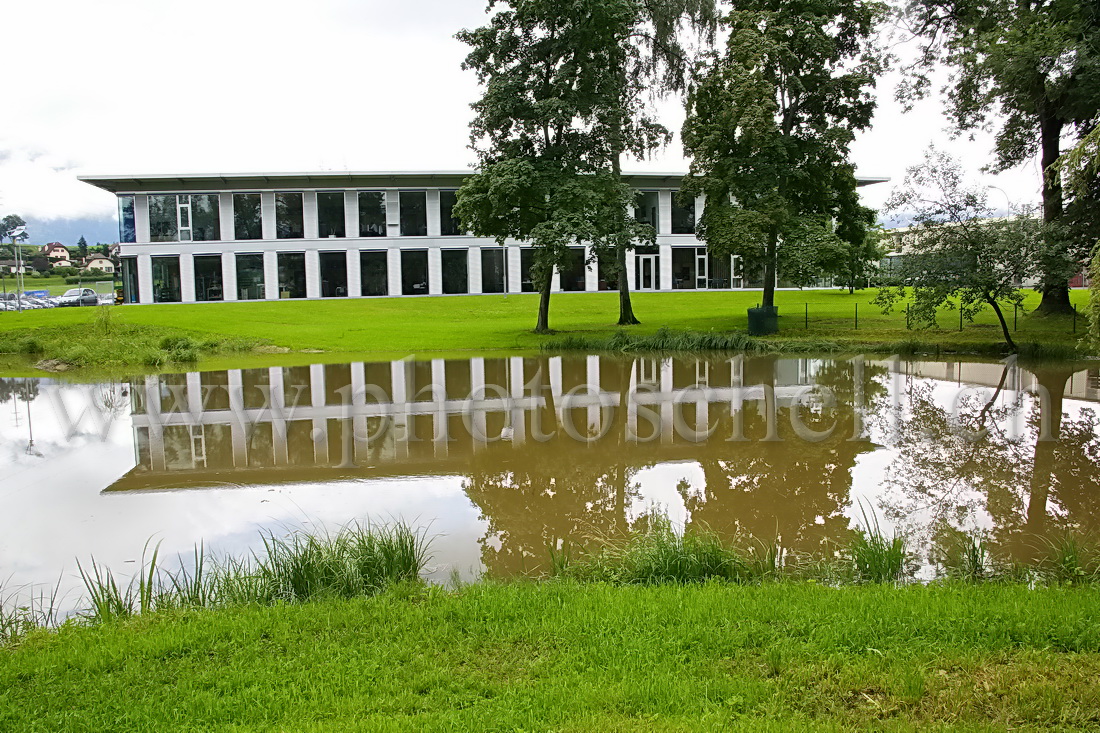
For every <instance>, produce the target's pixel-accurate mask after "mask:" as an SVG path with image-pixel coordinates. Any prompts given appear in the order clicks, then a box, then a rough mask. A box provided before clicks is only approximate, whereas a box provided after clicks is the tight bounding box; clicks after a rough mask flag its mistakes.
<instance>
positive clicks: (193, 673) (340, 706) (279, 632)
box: [0, 582, 1100, 733]
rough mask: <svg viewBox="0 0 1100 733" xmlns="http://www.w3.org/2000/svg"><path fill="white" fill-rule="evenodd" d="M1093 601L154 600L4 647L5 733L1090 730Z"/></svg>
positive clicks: (877, 596)
mask: <svg viewBox="0 0 1100 733" xmlns="http://www.w3.org/2000/svg"><path fill="white" fill-rule="evenodd" d="M1098 607H1100V591H1098V590H1097V589H1096V588H1094V587H1093V588H1089V587H1081V588H1043V589H1036V590H1029V589H1028V588H1026V587H1023V586H1019V585H983V586H969V587H963V586H929V587H926V586H910V587H904V588H895V587H892V586H853V587H843V588H829V587H823V586H817V585H811V584H797V583H779V584H763V585H759V586H746V587H739V586H731V585H725V584H705V585H696V586H676V585H667V586H651V587H642V586H628V587H611V586H606V585H601V584H595V585H575V584H571V583H557V582H545V583H527V582H512V583H507V584H503V585H495V584H478V585H474V586H469V587H467V588H465V589H462V590H461V591H459V592H449V591H446V590H443V589H439V588H436V589H429V590H422V589H408V588H404V587H399V588H396V589H393V590H391V591H388V592H387V593H384V594H383V595H381V596H378V597H375V598H372V599H363V600H352V601H319V602H311V603H306V604H302V605H297V606H276V607H271V608H256V607H243V608H231V609H226V610H219V611H185V612H166V613H154V614H151V615H149V616H146V617H140V616H139V617H136V618H134V619H132V620H129V621H126V622H118V623H108V624H104V625H100V626H93V627H83V628H76V627H69V628H64V629H63V630H62V631H61V632H60V633H49V632H39V633H37V634H34V635H32V636H31V637H30V638H29V639H28V640H26V641H25V642H23V643H22V644H21V645H19V646H16V647H14V648H9V649H3V648H0V730H4V731H12V732H13V733H15V732H16V731H51V732H52V731H95V732H96V733H98V732H99V731H106V730H126V731H183V730H187V731H251V730H264V731H267V730H279V731H356V730H363V731H379V730H382V731H388V730H409V731H424V730H461V731H467V730H470V731H473V730H476V731H541V730H555V731H626V730H638V731H671V730H676V731H689V730H690V731H695V730H715V731H726V730H746V731H761V730H765V731H768V730H771V731H787V730H789V731H803V730H875V731H881V730H887V731H891V730H895V731H918V730H919V731H924V730H989V731H1002V730H1024V729H1027V730H1082V729H1095V728H1096V727H1097V725H1100V622H1098V620H1097V615H1096V609H1097V608H1098Z"/></svg>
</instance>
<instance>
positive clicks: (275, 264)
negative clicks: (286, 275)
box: [264, 252, 279, 300]
mask: <svg viewBox="0 0 1100 733" xmlns="http://www.w3.org/2000/svg"><path fill="white" fill-rule="evenodd" d="M264 297H265V298H267V299H268V300H278V299H279V255H278V254H277V253H275V252H264Z"/></svg>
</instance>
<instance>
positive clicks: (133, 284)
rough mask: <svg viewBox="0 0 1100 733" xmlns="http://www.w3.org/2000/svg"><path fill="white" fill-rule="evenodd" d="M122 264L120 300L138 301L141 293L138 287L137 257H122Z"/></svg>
mask: <svg viewBox="0 0 1100 733" xmlns="http://www.w3.org/2000/svg"><path fill="white" fill-rule="evenodd" d="M121 265H122V302H123V303H138V302H140V301H141V294H140V291H139V289H138V274H137V257H123V258H122V259H121Z"/></svg>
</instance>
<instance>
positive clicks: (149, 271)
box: [137, 227, 153, 303]
mask: <svg viewBox="0 0 1100 733" xmlns="http://www.w3.org/2000/svg"><path fill="white" fill-rule="evenodd" d="M146 231H148V227H146ZM137 276H138V302H139V303H152V302H153V258H152V257H151V256H150V255H147V254H139V255H138V256H137Z"/></svg>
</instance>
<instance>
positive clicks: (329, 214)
mask: <svg viewBox="0 0 1100 733" xmlns="http://www.w3.org/2000/svg"><path fill="white" fill-rule="evenodd" d="M317 236H319V237H321V238H322V239H327V238H328V237H343V236H346V232H345V228H344V192H343V191H322V192H320V193H318V194H317Z"/></svg>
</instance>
